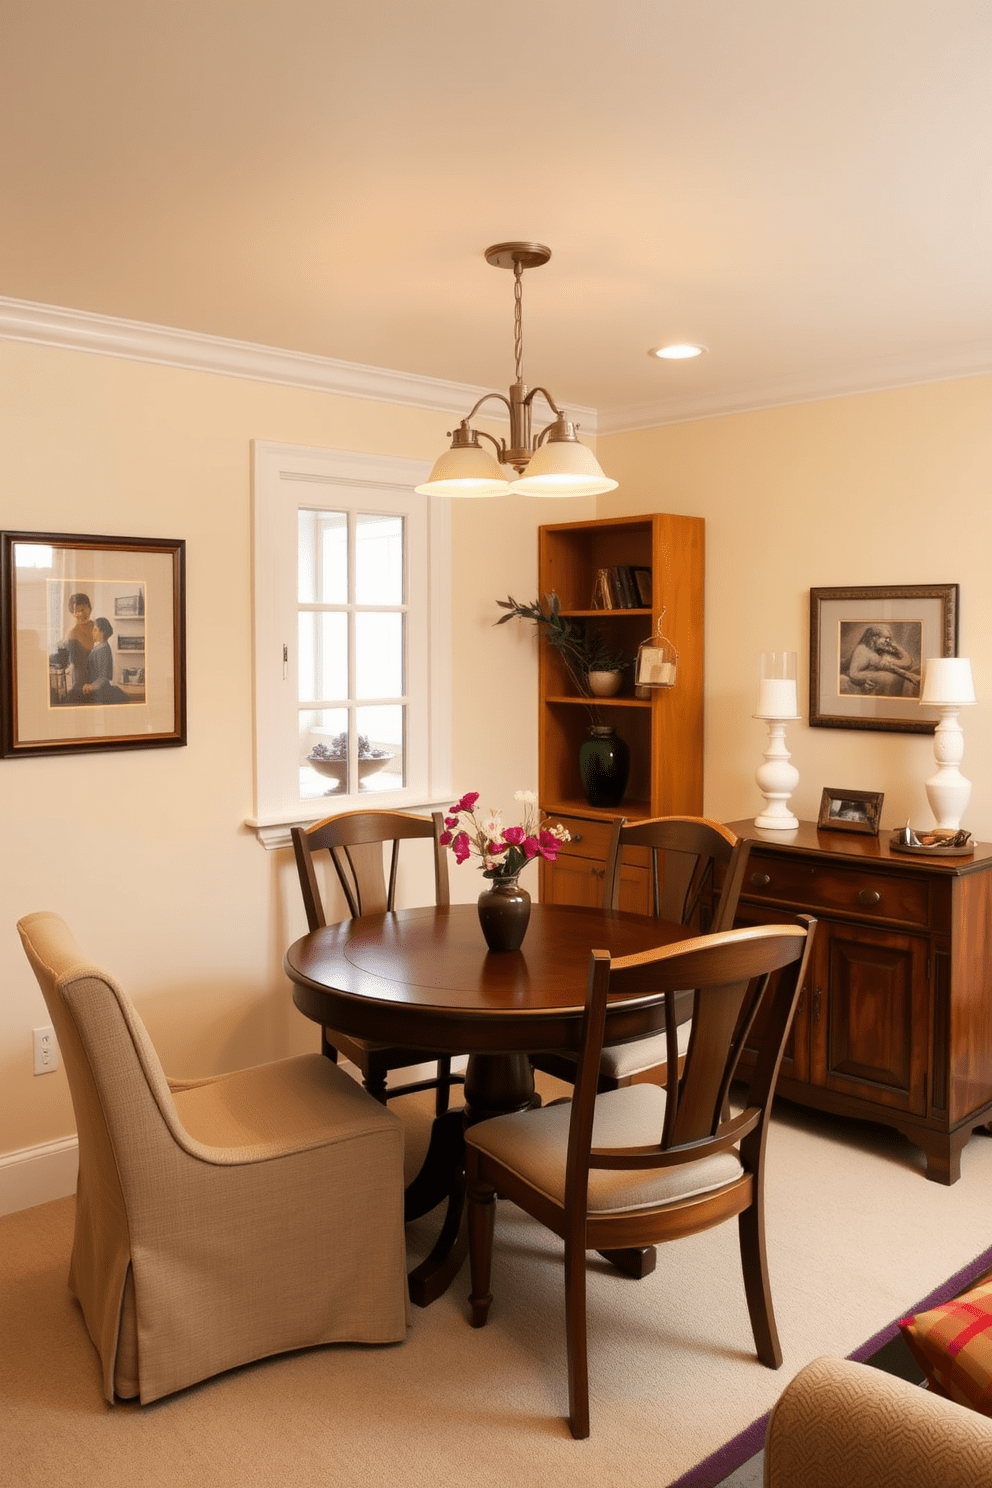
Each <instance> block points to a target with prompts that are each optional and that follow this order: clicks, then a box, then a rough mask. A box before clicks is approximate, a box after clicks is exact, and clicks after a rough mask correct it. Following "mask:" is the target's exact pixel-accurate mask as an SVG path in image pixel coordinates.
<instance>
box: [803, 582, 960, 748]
mask: <svg viewBox="0 0 992 1488" xmlns="http://www.w3.org/2000/svg"><path fill="white" fill-rule="evenodd" d="M957 646H958V586H957V584H884V585H872V586H867V587H866V586H862V587H853V588H832V589H811V590H810V591H809V722H810V727H812V728H848V729H876V730H883V731H893V732H899V733H906V734H932V733H933V731H934V729H935V727H936V725H937V715H936V713H935V712H934V710H933V709H929V708H925V707H922V706H921V705H920V701H919V698H920V691H921V688H922V671H923V665H924V663H925V661H926V660H927V658H928V657H933V656H956V655H957Z"/></svg>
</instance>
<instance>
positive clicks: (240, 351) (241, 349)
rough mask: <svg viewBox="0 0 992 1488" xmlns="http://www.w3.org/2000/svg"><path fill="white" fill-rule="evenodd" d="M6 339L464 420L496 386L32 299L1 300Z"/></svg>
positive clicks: (592, 414) (1, 330)
mask: <svg viewBox="0 0 992 1488" xmlns="http://www.w3.org/2000/svg"><path fill="white" fill-rule="evenodd" d="M0 337H2V338H6V339H7V340H9V341H29V342H31V343H33V344H34V345H36V346H54V347H59V348H60V349H62V350H64V351H89V352H96V353H97V354H98V355H101V356H115V357H124V358H126V359H128V360H130V361H135V362H153V363H155V364H157V365H158V366H162V367H182V368H184V369H186V370H187V371H194V372H213V373H216V374H218V375H219V376H221V377H245V378H249V379H250V380H251V381H253V382H276V383H280V384H282V385H283V386H284V387H297V388H306V389H308V390H309V391H311V392H319V393H335V394H337V395H338V396H340V397H344V398H364V399H368V401H369V402H372V403H397V404H401V405H403V406H405V407H407V408H425V409H427V410H428V411H429V412H434V413H446V414H454V415H456V416H457V417H459V418H462V417H464V415H465V414H466V413H467V412H468V410H469V408H471V407H472V405H473V404H474V403H476V402H477V401H478V399H479V398H481V397H482V396H483V395H484V394H485V393H487V392H492V391H494V390H493V389H491V388H481V387H475V386H473V385H472V384H471V383H467V382H446V381H444V380H443V379H442V378H437V377H420V376H417V375H415V374H414V373H411V372H393V371H390V369H389V368H387V367H367V366H364V365H363V364H362V363H360V362H339V361H335V360H334V358H333V357H320V356H312V355H310V354H309V353H307V352H302V351H282V350H280V349H279V348H277V347H273V346H258V345H256V344H255V343H254V342H251V341H231V340H228V339H227V338H225V337H223V336H207V335H202V334H201V333H200V332H198V331H181V330H174V329H172V328H171V327H169V326H157V325H148V324H146V323H145V322H144V321H138V320H119V319H117V318H116V317H114V316H110V315H94V314H92V313H91V312H90V311H87V310H69V309H65V308H62V307H61V306H58V305H38V304H35V303H34V302H33V301H31V300H13V299H7V298H4V297H3V296H0ZM569 413H570V416H571V417H572V418H573V419H575V420H577V421H578V422H580V423H581V425H582V428H583V430H584V431H585V432H586V433H588V434H590V435H591V436H593V437H594V436H595V434H596V425H597V415H596V410H595V409H594V408H578V407H576V406H575V405H574V404H569ZM484 418H485V421H486V422H487V423H488V422H495V423H501V422H506V419H505V416H503V417H501V414H500V405H498V404H494V405H493V410H492V411H490V409H489V408H488V407H487V409H486V410H485V413H484Z"/></svg>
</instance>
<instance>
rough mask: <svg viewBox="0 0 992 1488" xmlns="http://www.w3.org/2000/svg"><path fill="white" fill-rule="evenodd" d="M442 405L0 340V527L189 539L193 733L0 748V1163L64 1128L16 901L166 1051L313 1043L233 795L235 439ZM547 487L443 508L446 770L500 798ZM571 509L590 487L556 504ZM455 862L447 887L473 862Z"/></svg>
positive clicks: (465, 882)
mask: <svg viewBox="0 0 992 1488" xmlns="http://www.w3.org/2000/svg"><path fill="white" fill-rule="evenodd" d="M450 427H451V419H450V416H446V415H444V414H434V413H428V412H423V411H418V410H415V409H407V408H399V407H393V406H388V407H387V406H376V405H372V404H370V403H367V402H362V401H358V400H355V399H350V398H340V397H332V396H328V395H324V394H320V393H312V392H306V391H300V390H295V389H291V388H284V387H279V386H274V385H270V384H265V383H255V382H251V381H247V380H243V379H239V378H228V377H221V376H214V375H210V374H206V373H198V372H189V371H183V370H177V369H172V368H166V367H158V366H154V365H148V364H143V363H140V362H129V361H126V360H123V359H118V358H113V357H107V356H100V355H92V354H86V353H81V352H70V351H60V350H52V349H47V348H42V347H35V346H29V345H22V344H18V343H15V342H10V341H8V342H2V341H0V430H2V434H0V489H2V491H3V498H2V521H0V525H2V526H3V527H4V528H7V529H14V530H29V531H50V532H88V533H99V534H117V535H138V536H151V537H168V538H179V537H181V538H185V539H186V544H187V626H188V656H187V661H188V706H189V743H188V746H187V747H186V748H182V749H162V750H147V751H136V752H117V753H111V754H96V755H91V756H89V757H85V758H72V757H62V756H56V757H51V758H38V759H21V760H4V761H0V821H2V823H3V848H4V851H3V855H2V865H0V885H2V893H0V903H2V907H3V913H2V916H0V985H2V986H3V997H2V998H0V1160H2V1157H3V1155H4V1154H10V1153H16V1152H20V1151H22V1150H23V1149H27V1148H30V1147H33V1146H36V1145H38V1144H42V1143H46V1142H52V1141H55V1140H56V1139H58V1138H60V1137H63V1136H66V1135H68V1134H70V1133H71V1132H72V1131H73V1130H74V1123H73V1118H72V1110H71V1104H70V1101H69V1095H68V1087H67V1085H66V1081H65V1075H64V1072H63V1071H61V1070H60V1071H59V1072H58V1073H56V1074H53V1075H46V1076H42V1077H35V1076H34V1075H33V1074H32V1052H31V1029H32V1028H33V1027H35V1026H37V1025H41V1024H45V1023H47V1022H48V1017H47V1013H46V1010H45V1007H44V1003H43V1000H42V998H41V994H40V992H39V990H38V988H37V986H36V984H35V981H34V978H33V976H32V975H31V972H30V968H29V966H28V964H27V961H26V960H25V958H24V955H23V952H22V950H21V947H20V942H19V940H18V937H17V934H16V931H15V929H14V924H15V921H16V920H17V919H18V918H19V917H20V916H21V915H22V914H25V913H27V912H29V911H31V910H35V909H53V910H56V911H58V912H59V913H60V914H62V915H63V916H64V917H65V919H66V920H67V921H68V922H69V924H70V925H71V926H72V928H73V929H74V931H75V933H76V935H77V938H78V939H79V940H80V942H81V944H82V946H83V947H84V949H85V950H86V951H87V953H88V954H89V955H91V956H92V957H93V958H94V960H96V961H98V962H102V963H103V964H105V965H107V966H108V967H109V968H110V969H111V970H112V971H113V972H114V973H115V974H116V975H117V976H118V978H119V980H120V981H121V982H122V984H123V985H124V986H125V987H126V988H127V990H128V991H129V992H130V993H131V995H132V996H133V997H134V999H135V1001H136V1003H137V1004H138V1006H139V1008H140V1010H141V1013H142V1015H143V1016H144V1018H145V1019H146V1021H147V1023H148V1026H149V1029H150V1031H151V1034H152V1037H153V1038H154V1040H155V1043H156V1045H157V1047H158V1049H159V1052H160V1054H161V1056H162V1060H163V1063H164V1065H165V1067H166V1069H167V1070H169V1071H170V1072H172V1073H175V1074H182V1073H187V1072H188V1073H191V1074H197V1073H210V1072H212V1071H215V1070H220V1069H230V1068H236V1067H238V1066H239V1065H245V1064H250V1063H254V1062H259V1061H262V1060H265V1059H270V1058H278V1057H281V1056H283V1055H287V1054H291V1053H295V1052H300V1051H304V1050H311V1049H314V1048H315V1047H317V1030H316V1028H315V1027H314V1026H313V1025H311V1024H309V1023H307V1022H306V1021H305V1020H304V1019H303V1018H301V1017H300V1015H299V1014H298V1013H297V1012H296V1011H295V1009H294V1008H293V1006H292V1003H291V1000H290V993H289V984H288V983H287V981H286V979H285V977H284V976H283V973H282V970H281V960H282V954H283V951H284V949H285V947H286V945H287V944H288V943H289V942H290V941H291V940H292V939H293V938H294V937H295V936H296V935H298V934H301V933H302V932H303V931H304V930H305V928H306V925H305V921H304V918H303V911H302V906H301V903H300V895H299V887H298V884H297V880H296V874H295V869H294V867H293V864H292V854H291V852H290V851H289V850H288V849H287V850H281V851H276V852H266V851H265V849H264V848H262V847H261V845H260V844H259V843H258V841H257V840H256V838H255V835H254V833H253V832H251V831H250V830H248V829H247V828H246V827H245V826H244V825H243V822H244V818H245V817H246V816H249V815H251V812H252V694H251V676H252V673H251V592H252V590H251V566H250V565H251V550H250V549H251V544H250V533H251V513H250V486H249V480H250V441H251V440H252V439H265V440H274V441H282V442H286V443H297V444H309V445H316V446H322V447H326V448H339V449H355V450H365V451H370V452H376V453H386V454H395V455H404V456H409V457H414V458H422V459H430V458H433V456H434V455H435V454H436V453H437V451H438V450H439V449H441V448H444V445H445V442H446V441H445V431H446V429H447V428H450ZM561 505H562V504H560V503H555V504H553V508H554V511H555V513H556V516H554V517H552V518H549V516H548V508H549V507H550V506H552V503H548V502H535V501H528V500H527V498H524V497H508V498H503V499H502V500H501V501H499V502H488V501H483V502H469V503H461V504H457V505H456V509H455V511H454V513H453V532H452V541H453V559H454V563H453V569H454V612H455V623H454V626H453V640H452V653H453V669H454V681H455V688H454V696H455V726H454V782H455V788H456V789H458V790H469V789H478V790H480V791H482V792H483V794H484V797H485V798H486V800H487V801H488V800H492V801H493V802H494V803H502V802H510V801H511V798H512V793H513V791H514V790H516V789H520V788H522V787H529V786H533V785H535V784H536V779H537V749H536V738H535V730H534V726H533V718H534V697H535V693H536V660H535V658H536V651H535V648H534V641H533V637H529V636H526V635H522V634H517V635H514V634H512V633H508V631H510V629H511V628H510V627H504V628H503V629H501V630H498V631H494V630H493V628H492V622H493V619H494V618H495V617H496V615H497V614H498V611H497V609H496V606H495V600H496V599H497V598H500V597H502V596H504V595H505V594H506V593H507V591H508V590H509V591H511V592H513V593H515V594H524V595H527V596H530V595H531V594H532V592H533V591H534V589H535V584H536V571H537V557H536V549H537V543H536V537H535V532H536V527H537V525H538V523H539V522H541V521H547V520H549V519H550V520H556V519H558V517H560V516H563V515H564V513H562V511H561ZM565 505H567V506H568V507H569V508H570V509H571V511H572V512H573V513H574V512H575V511H578V514H579V515H583V514H586V513H587V511H588V509H589V503H577V502H569V503H565ZM452 866H453V873H452V884H453V893H454V894H455V896H456V897H459V898H464V899H472V898H474V897H475V895H476V894H477V893H478V891H479V879H478V875H477V874H475V873H473V872H471V871H470V870H469V869H468V868H464V869H462V870H460V871H459V870H458V869H455V868H454V865H452Z"/></svg>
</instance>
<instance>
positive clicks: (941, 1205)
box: [0, 1097, 992, 1488]
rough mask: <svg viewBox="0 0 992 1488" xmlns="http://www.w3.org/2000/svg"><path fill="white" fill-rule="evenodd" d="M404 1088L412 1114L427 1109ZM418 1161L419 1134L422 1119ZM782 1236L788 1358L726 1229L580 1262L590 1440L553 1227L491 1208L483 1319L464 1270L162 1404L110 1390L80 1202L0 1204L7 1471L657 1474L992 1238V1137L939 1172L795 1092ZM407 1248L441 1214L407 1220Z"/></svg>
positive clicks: (501, 1482)
mask: <svg viewBox="0 0 992 1488" xmlns="http://www.w3.org/2000/svg"><path fill="white" fill-rule="evenodd" d="M423 1099H424V1098H423V1097H417V1098H412V1099H409V1100H408V1101H407V1102H406V1105H407V1107H408V1108H409V1107H410V1106H415V1105H416V1102H417V1101H419V1102H421V1103H422V1102H423ZM407 1115H408V1117H409V1118H410V1128H411V1144H410V1145H411V1161H413V1160H415V1155H416V1149H417V1148H418V1146H419V1144H420V1142H421V1140H422V1138H423V1134H424V1130H425V1126H424V1120H423V1117H422V1114H421V1111H420V1110H419V1109H415V1110H414V1111H413V1114H412V1116H411V1114H410V1112H409V1110H408V1111H407ZM768 1200H769V1202H768V1215H769V1221H768V1225H769V1250H770V1263H771V1274H772V1286H773V1292H774V1296H775V1303H776V1310H777V1316H778V1322H779V1330H780V1333H781V1336H782V1344H783V1348H784V1351H785V1363H784V1366H783V1368H782V1369H781V1370H779V1371H778V1372H777V1373H776V1372H773V1371H769V1370H766V1369H764V1368H763V1367H762V1366H761V1365H760V1364H759V1363H758V1362H757V1361H756V1360H755V1358H754V1355H753V1352H752V1344H751V1336H750V1331H749V1327H748V1320H747V1310H746V1307H745V1304H744V1295H743V1288H742V1284H741V1279H740V1268H739V1262H738V1257H737V1241H736V1227H735V1226H734V1225H732V1224H731V1225H724V1226H722V1227H721V1228H720V1229H718V1230H714V1231H711V1232H710V1233H709V1234H706V1235H701V1236H696V1237H694V1238H692V1239H690V1240H686V1241H682V1242H679V1243H676V1244H672V1245H669V1246H667V1247H665V1248H664V1249H663V1250H662V1252H661V1253H660V1255H659V1261H658V1268H657V1271H656V1272H655V1273H654V1275H652V1276H650V1277H648V1278H647V1279H646V1280H645V1281H642V1282H634V1281H629V1280H626V1279H624V1278H622V1277H619V1276H618V1275H616V1273H614V1272H611V1271H610V1270H609V1269H608V1268H607V1267H606V1266H605V1264H602V1263H600V1262H599V1261H598V1259H597V1260H595V1261H594V1262H593V1264H592V1265H591V1267H590V1280H589V1319H590V1374H591V1381H592V1435H591V1437H590V1439H589V1440H588V1441H584V1442H573V1441H572V1439H571V1437H570V1436H569V1434H568V1429H567V1426H566V1424H565V1422H564V1419H563V1413H564V1409H565V1373H564V1330H563V1309H562V1281H561V1268H560V1263H559V1258H558V1256H559V1252H558V1244H557V1242H556V1241H555V1240H554V1239H553V1238H552V1237H550V1236H548V1235H546V1234H545V1233H544V1232H543V1231H542V1230H541V1229H540V1228H539V1227H538V1226H537V1225H535V1224H534V1223H532V1222H531V1221H530V1220H529V1219H527V1218H526V1217H525V1216H524V1215H522V1214H521V1213H520V1212H519V1211H518V1210H515V1209H513V1208H512V1207H510V1206H507V1205H501V1206H500V1213H499V1217H498V1221H497V1224H498V1229H497V1264H496V1271H495V1276H494V1296H495V1301H494V1303H493V1308H492V1313H491V1319H490V1323H489V1325H488V1327H487V1328H485V1329H483V1330H481V1331H478V1332H476V1331H473V1330H472V1329H471V1328H469V1327H468V1325H467V1322H466V1308H465V1296H466V1293H467V1290H468V1282H467V1276H466V1274H465V1273H463V1274H462V1276H461V1277H459V1279H458V1281H457V1282H456V1284H455V1286H454V1287H453V1288H452V1290H451V1291H450V1292H449V1293H448V1294H447V1295H446V1296H445V1297H443V1298H442V1299H441V1300H440V1301H439V1302H437V1303H435V1305H434V1306H433V1307H431V1308H428V1309H426V1310H424V1311H421V1310H419V1309H414V1310H413V1317H412V1324H411V1328H410V1332H409V1335H408V1338H407V1341H406V1343H404V1344H400V1345H397V1346H393V1347H390V1348H373V1349H368V1348H356V1347H351V1348H347V1347H332V1348H325V1349H317V1350H313V1351H310V1352H306V1353H301V1354H294V1355H290V1356H285V1357H282V1358H279V1359H273V1360H269V1361H267V1362H264V1363H261V1364H257V1365H252V1366H250V1367H248V1368H245V1369H241V1370H237V1371H234V1372H232V1373H231V1374H228V1375H225V1376H222V1377H220V1378H218V1379H215V1380H212V1381H209V1382H207V1383H205V1384H202V1385H199V1386H197V1387H196V1388H194V1389H192V1390H188V1391H186V1392H185V1393H184V1394H182V1395H179V1396H174V1397H172V1398H171V1399H169V1400H165V1401H161V1402H159V1403H158V1404H155V1405H152V1406H149V1407H145V1408H139V1407H137V1406H135V1405H118V1406H115V1407H114V1408H112V1409H111V1408H110V1407H108V1406H107V1405H106V1404H105V1403H104V1401H103V1399H102V1396H101V1392H100V1380H99V1373H98V1368H97V1359H96V1354H95V1351H94V1350H93V1348H92V1345H91V1344H90V1342H89V1339H88V1337H87V1335H86V1331H85V1328H84V1326H83V1323H82V1319H81V1316H80V1314H79V1311H78V1309H77V1308H76V1305H75V1303H74V1302H73V1301H72V1299H71V1298H70V1297H69V1295H68V1292H67V1289H66V1269H67V1264H68V1257H69V1249H70V1244H71V1233H72V1217H73V1201H72V1200H71V1199H65V1200H59V1201H57V1202H56V1203H53V1204H46V1205H42V1206H41V1207H39V1208H37V1209H33V1210H27V1211H25V1212H23V1213H21V1214H14V1215H10V1216H7V1217H6V1218H3V1219H0V1337H2V1348H0V1485H2V1488H35V1485H39V1488H40V1485H43V1484H44V1485H45V1488H62V1485H66V1488H68V1485H72V1488H97V1485H99V1488H118V1485H119V1488H124V1485H131V1484H134V1485H137V1488H146V1485H159V1484H161V1485H163V1488H172V1485H176V1484H210V1485H212V1488H252V1485H256V1484H257V1485H264V1488H276V1485H279V1488H284V1485H286V1488H288V1485H292V1488H316V1485H321V1488H326V1485H331V1484H334V1485H337V1484H352V1483H354V1484H363V1485H370V1488H379V1485H382V1488H385V1485H389V1488H395V1485H399V1488H445V1485H455V1484H457V1485H459V1488H497V1485H498V1488H508V1485H514V1488H518V1485H523V1488H529V1485H534V1488H548V1485H557V1484H566V1483H567V1484H569V1485H573V1484H577V1485H580V1488H581V1485H586V1484H588V1485H590V1488H591V1485H593V1484H595V1485H597V1488H620V1485H624V1488H630V1485H645V1488H646V1485H651V1488H664V1485H665V1484H668V1483H669V1482H671V1480H672V1479H674V1478H676V1477H677V1476H678V1475H679V1474H680V1473H682V1472H683V1471H684V1470H685V1469H687V1468H688V1467H690V1466H691V1465H692V1464H693V1463H694V1462H696V1461H698V1460H699V1459H700V1458H702V1457H704V1456H706V1455H707V1454H708V1453H709V1452H711V1451H713V1450H714V1449H715V1448H716V1447H718V1446H719V1445H721V1443H722V1442H724V1441H725V1440H726V1439H727V1438H728V1437H730V1436H732V1435H733V1434H734V1433H735V1432H737V1431H739V1430H740V1429H741V1428H742V1427H744V1426H746V1425H747V1424H748V1423H749V1422H750V1421H751V1420H753V1419H754V1418H755V1417H756V1416H759V1415H760V1414H761V1413H762V1412H763V1411H765V1410H767V1409H768V1407H769V1406H770V1405H771V1404H772V1402H773V1401H774V1400H775V1398H777V1396H778V1394H779V1393H780V1391H781V1390H782V1388H783V1387H784V1385H785V1384H786V1382H787V1380H788V1379H789V1378H791V1376H792V1375H793V1374H795V1373H796V1371H797V1370H798V1369H799V1368H800V1367H801V1366H802V1365H803V1364H804V1363H806V1361H807V1360H809V1359H811V1358H813V1357H815V1356H816V1355H818V1354H823V1353H830V1354H837V1355H845V1354H847V1353H849V1352H850V1351H851V1350H852V1349H854V1348H855V1347H857V1346H858V1345H859V1344H860V1343H862V1342H863V1341H864V1340H865V1339H866V1338H867V1337H869V1335H871V1334H872V1333H873V1332H875V1331H876V1330H877V1329H878V1328H880V1327H882V1326H884V1325H885V1324H886V1323H888V1322H890V1321H891V1320H892V1319H893V1318H894V1317H897V1316H898V1315H899V1314H900V1313H901V1312H902V1311H904V1310H905V1309H907V1308H908V1307H909V1306H911V1305H912V1304H913V1303H914V1302H915V1301H917V1300H918V1299H919V1298H921V1297H922V1296H924V1295H925V1294H926V1293H927V1292H928V1291H929V1290H931V1289H932V1288H933V1287H934V1286H936V1285H937V1284H939V1283H940V1282H941V1281H943V1280H944V1279H945V1278H946V1277H947V1276H949V1275H950V1274H951V1273H952V1272H953V1271H955V1270H957V1269H958V1268H959V1267H961V1266H963V1265H965V1264H966V1263H967V1262H968V1261H969V1260H970V1259H971V1258H972V1257H973V1256H974V1255H976V1254H977V1253H978V1252H979V1251H980V1250H982V1249H984V1248H985V1247H986V1246H987V1245H988V1244H989V1243H990V1241H992V1140H989V1139H988V1138H985V1137H982V1136H978V1137H974V1138H973V1139H972V1141H971V1142H970V1143H969V1145H968V1147H967V1148H966V1149H965V1153H964V1159H963V1163H962V1178H961V1181H960V1182H959V1183H958V1184H956V1185H955V1186H953V1187H952V1188H943V1187H940V1186H938V1185H937V1184H933V1183H929V1182H926V1181H925V1180H924V1179H923V1177H922V1159H921V1158H920V1157H919V1155H918V1154H917V1152H916V1150H915V1149H914V1148H912V1147H911V1146H910V1145H909V1144H908V1143H906V1142H904V1141H903V1140H902V1139H901V1138H900V1137H898V1136H897V1135H895V1134H894V1133H889V1132H886V1131H884V1130H883V1129H881V1128H877V1127H861V1126H859V1125H857V1124H853V1123H845V1122H839V1121H833V1120H831V1119H829V1118H824V1117H819V1116H816V1115H814V1114H813V1113H810V1112H803V1111H800V1110H798V1109H797V1108H794V1107H788V1106H783V1107H781V1108H780V1111H779V1114H778V1115H777V1117H776V1120H775V1123H774V1128H773V1132H772V1137H771V1145H770V1153H769V1195H768ZM411 1230H412V1234H411V1251H412V1252H413V1253H415V1254H416V1253H417V1251H418V1250H422V1249H423V1248H424V1246H425V1245H426V1244H427V1243H428V1240H429V1235H430V1225H429V1223H428V1221H421V1222H420V1223H419V1224H418V1225H417V1226H414V1227H411Z"/></svg>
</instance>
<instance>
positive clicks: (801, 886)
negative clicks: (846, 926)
mask: <svg viewBox="0 0 992 1488" xmlns="http://www.w3.org/2000/svg"><path fill="white" fill-rule="evenodd" d="M744 893H745V895H746V896H747V898H749V899H757V900H759V901H760V900H773V901H775V902H776V903H778V904H794V905H795V906H796V907H797V909H806V910H809V911H810V913H811V914H817V913H818V912H824V913H827V914H829V913H831V912H834V913H837V912H838V911H840V912H842V913H844V914H850V915H857V916H858V918H859V919H865V920H886V921H891V922H894V923H896V924H901V925H919V926H926V925H928V924H929V923H930V887H929V884H928V882H927V880H926V879H924V878H915V877H913V876H911V875H908V874H902V873H880V872H878V871H877V870H876V869H874V868H873V867H872V866H871V865H868V864H866V865H865V866H864V867H859V868H850V869H845V868H839V867H836V866H835V865H831V866H829V867H824V866H822V865H821V864H814V863H810V864H807V863H805V862H804V861H801V860H799V859H795V858H794V859H791V860H783V859H780V858H766V857H763V856H762V855H761V854H760V853H752V854H751V858H750V861H749V864H748V869H747V874H746V877H745V881H744Z"/></svg>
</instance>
